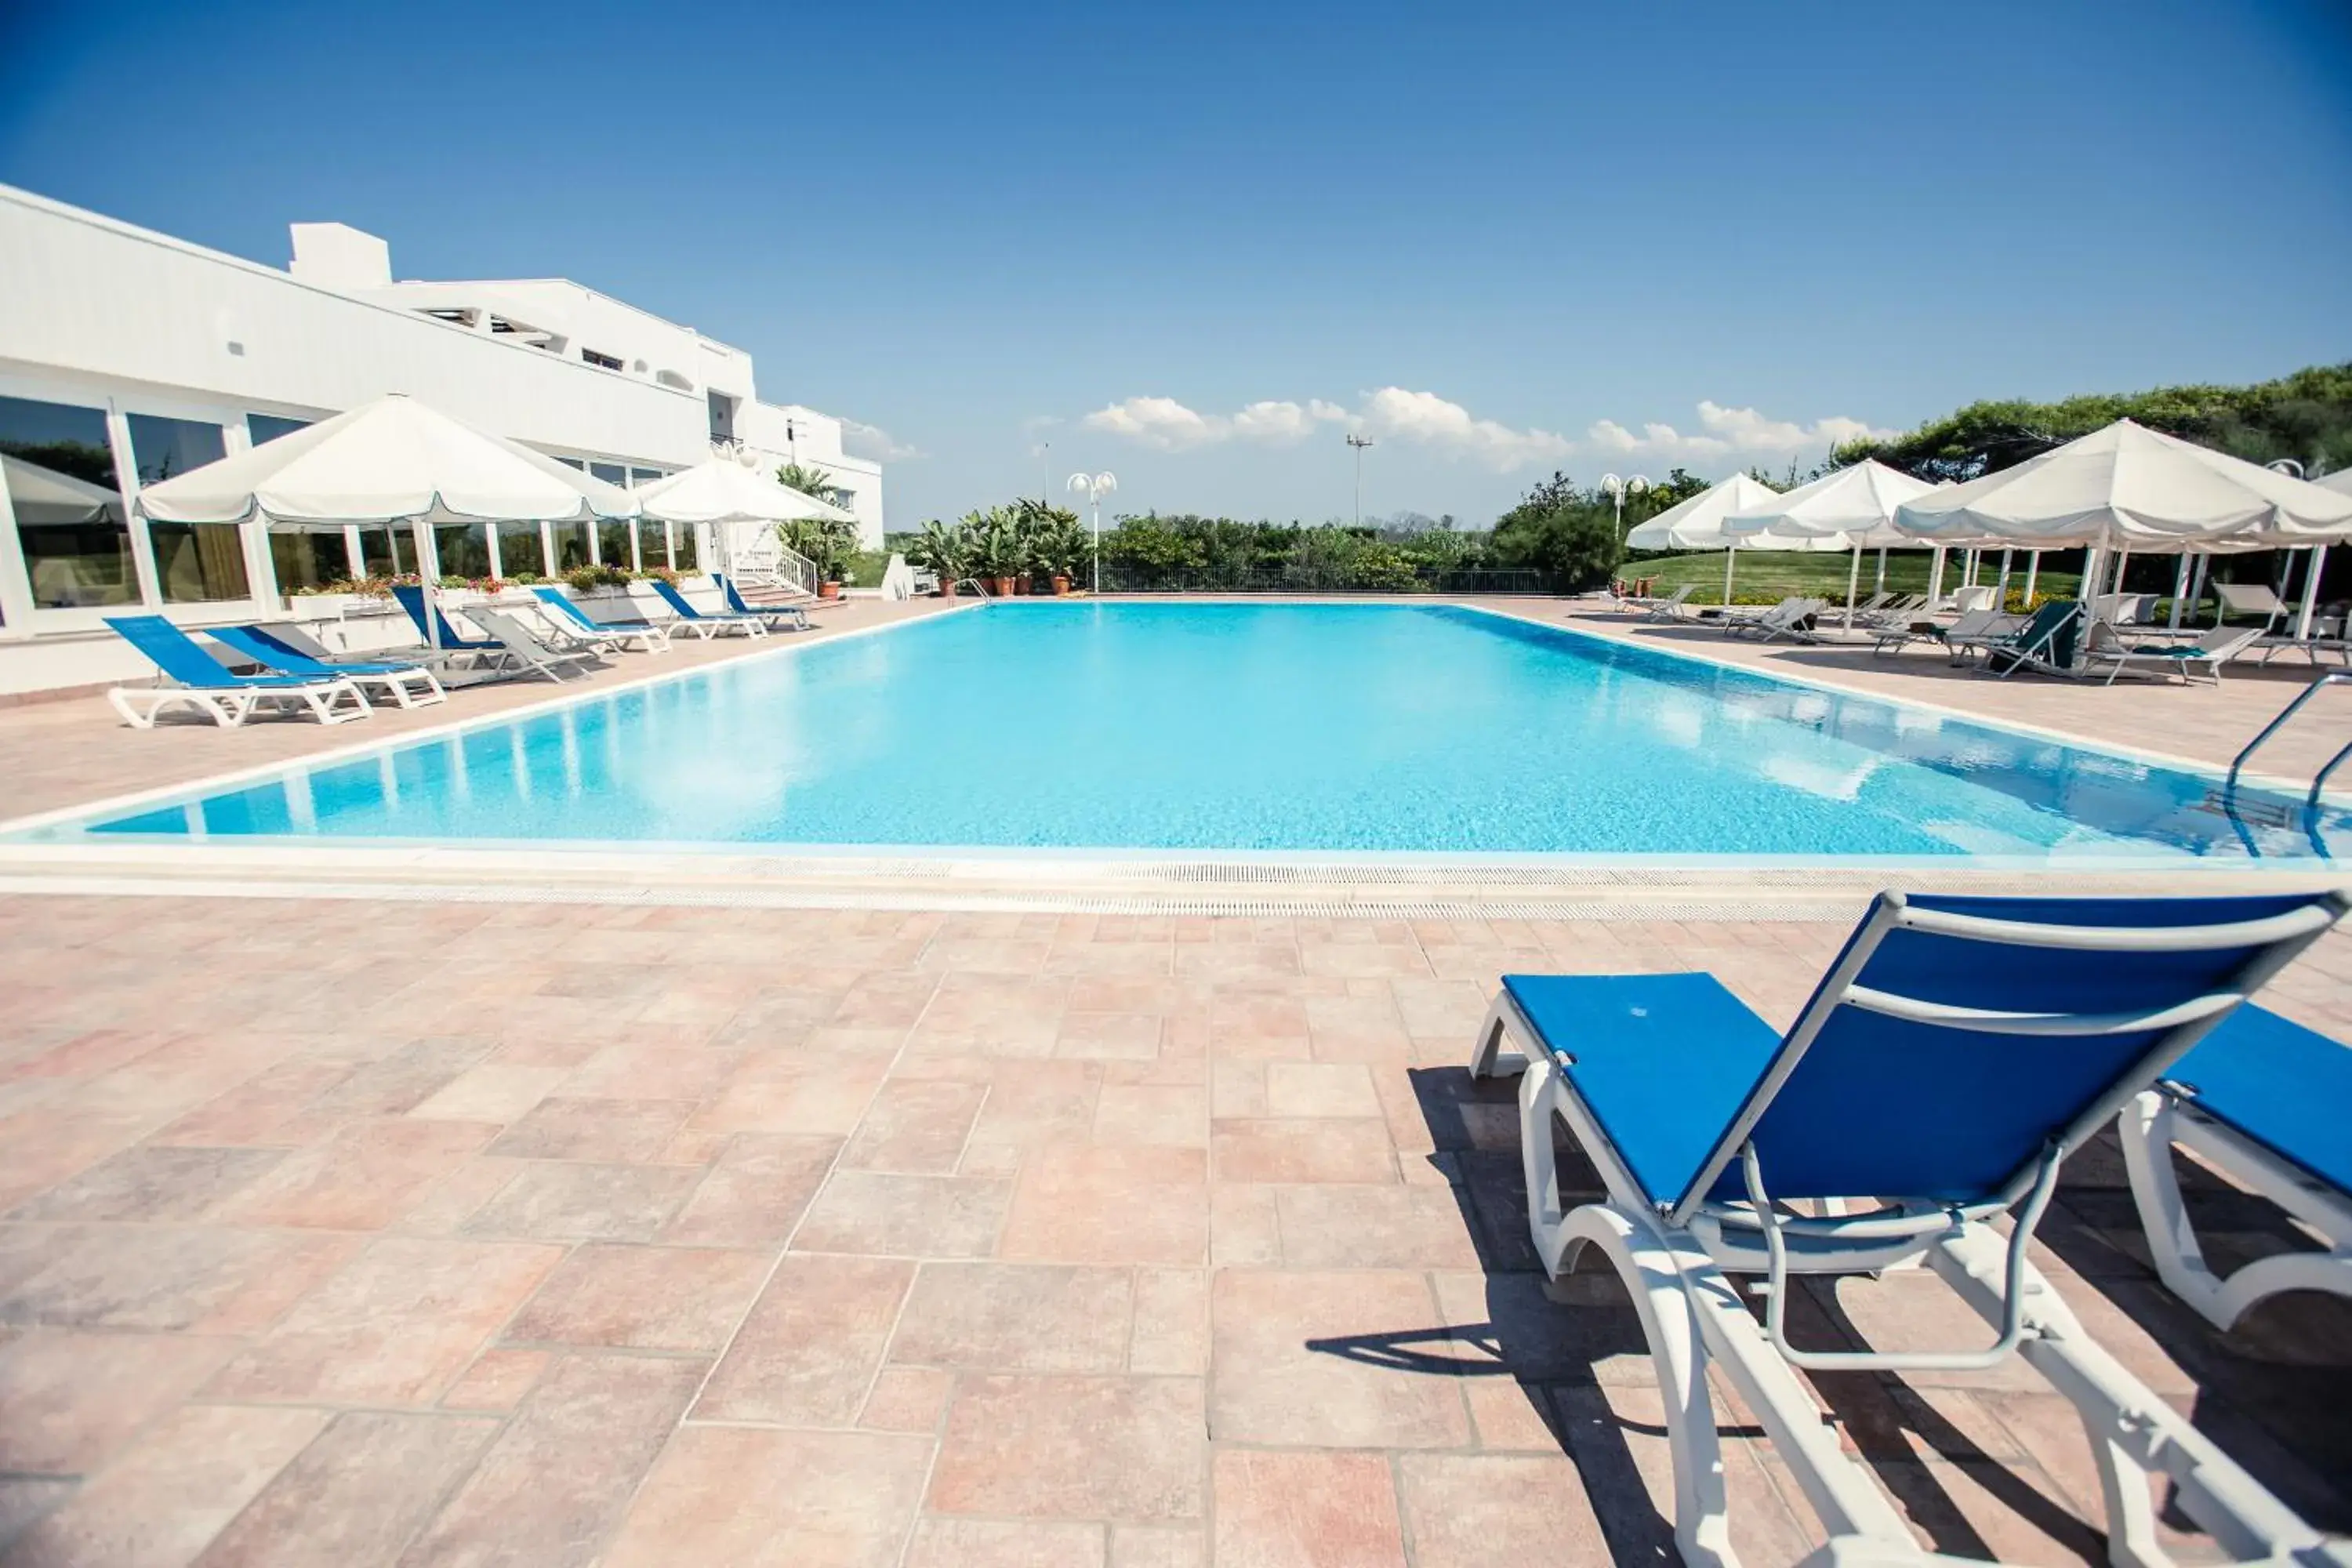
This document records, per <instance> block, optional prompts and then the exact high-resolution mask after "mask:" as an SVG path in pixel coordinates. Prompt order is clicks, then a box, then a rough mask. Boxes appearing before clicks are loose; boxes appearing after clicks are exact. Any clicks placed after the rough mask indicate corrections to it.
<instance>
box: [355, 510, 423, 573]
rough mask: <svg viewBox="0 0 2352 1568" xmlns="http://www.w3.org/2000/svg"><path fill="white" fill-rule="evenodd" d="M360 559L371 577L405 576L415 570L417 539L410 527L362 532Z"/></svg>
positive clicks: (402, 526)
mask: <svg viewBox="0 0 2352 1568" xmlns="http://www.w3.org/2000/svg"><path fill="white" fill-rule="evenodd" d="M360 559H361V560H362V562H363V563H365V564H366V566H367V574H368V575H369V576H371V577H405V576H409V575H410V574H414V573H415V570H416V536H415V534H414V533H412V532H410V531H409V527H408V524H406V523H402V524H400V525H399V526H397V527H394V528H376V527H373V526H370V527H367V528H362V529H361V530H360Z"/></svg>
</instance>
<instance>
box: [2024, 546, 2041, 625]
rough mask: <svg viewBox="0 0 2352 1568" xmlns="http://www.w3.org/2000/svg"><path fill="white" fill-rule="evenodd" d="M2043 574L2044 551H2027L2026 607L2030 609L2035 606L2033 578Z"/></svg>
mask: <svg viewBox="0 0 2352 1568" xmlns="http://www.w3.org/2000/svg"><path fill="white" fill-rule="evenodd" d="M2041 575H2042V552H2040V551H2039V550H2029V551H2027V552H2025V607H2026V609H2028V610H2029V611H2030V610H2032V608H2033V580H2034V579H2035V578H2036V577H2039V576H2041Z"/></svg>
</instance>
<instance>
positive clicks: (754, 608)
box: [710, 572, 809, 632]
mask: <svg viewBox="0 0 2352 1568" xmlns="http://www.w3.org/2000/svg"><path fill="white" fill-rule="evenodd" d="M710 580H711V581H712V582H713V583H716V584H719V597H720V598H722V599H724V600H726V601H727V607H728V608H729V609H730V610H732V611H733V612H734V613H735V614H737V615H739V616H758V617H759V618H760V619H761V620H762V621H764V622H766V623H767V626H768V629H769V630H770V631H787V632H804V631H806V630H808V629H809V618H808V612H807V611H806V610H803V609H802V608H801V607H800V606H799V605H753V604H747V603H746V602H745V601H744V598H743V595H741V594H740V593H738V592H736V589H735V580H734V579H733V578H732V577H730V576H728V575H726V574H724V573H720V572H713V573H712V574H710Z"/></svg>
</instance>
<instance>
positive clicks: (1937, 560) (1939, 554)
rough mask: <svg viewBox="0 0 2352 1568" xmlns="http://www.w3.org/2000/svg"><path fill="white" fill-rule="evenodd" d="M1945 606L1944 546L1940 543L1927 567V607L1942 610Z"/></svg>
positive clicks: (1932, 609) (1931, 609)
mask: <svg viewBox="0 0 2352 1568" xmlns="http://www.w3.org/2000/svg"><path fill="white" fill-rule="evenodd" d="M1943 607H1944V547H1943V546H1942V545H1940V544H1938V545H1937V546H1936V553H1935V557H1934V559H1933V561H1932V562H1931V563H1929V565H1928V568H1927V608H1928V609H1929V610H1930V611H1935V610H1940V609H1942V608H1943Z"/></svg>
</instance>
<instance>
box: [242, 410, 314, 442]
mask: <svg viewBox="0 0 2352 1568" xmlns="http://www.w3.org/2000/svg"><path fill="white" fill-rule="evenodd" d="M309 428H310V421H309V420H308V419H289V418H286V417H285V416H282V415H278V414H248V415H247V416H245V433H246V434H247V436H250V437H253V444H254V445H255V446H257V447H258V446H261V445H262V444H263V443H265V442H268V441H275V440H277V439H278V437H280V436H291V435H292V434H294V432H295V431H297V430H308V429H309Z"/></svg>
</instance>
